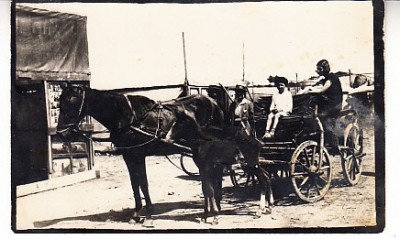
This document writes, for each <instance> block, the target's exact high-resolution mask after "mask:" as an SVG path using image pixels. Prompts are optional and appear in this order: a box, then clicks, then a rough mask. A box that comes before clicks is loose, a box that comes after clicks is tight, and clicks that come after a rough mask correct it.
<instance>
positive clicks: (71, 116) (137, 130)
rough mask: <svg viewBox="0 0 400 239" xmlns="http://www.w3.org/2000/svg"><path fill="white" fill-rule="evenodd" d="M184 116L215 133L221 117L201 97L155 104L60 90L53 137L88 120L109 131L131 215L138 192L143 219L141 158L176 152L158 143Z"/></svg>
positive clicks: (144, 176) (148, 209) (83, 90)
mask: <svg viewBox="0 0 400 239" xmlns="http://www.w3.org/2000/svg"><path fill="white" fill-rule="evenodd" d="M182 112H184V115H190V116H191V117H193V119H194V120H195V121H196V122H197V123H198V125H199V127H201V129H202V130H204V129H208V128H219V127H221V125H222V122H223V115H222V112H221V111H220V110H219V108H218V106H217V104H216V103H215V101H214V100H213V99H211V98H209V97H207V96H202V95H194V96H188V97H184V98H180V99H177V100H171V101H169V102H163V103H160V102H155V101H153V100H151V99H149V98H147V97H144V96H124V95H121V94H115V93H111V92H108V91H99V90H95V89H90V88H87V87H81V86H68V87H64V89H63V92H62V95H61V97H60V116H59V121H58V126H57V132H58V133H59V134H61V135H63V136H64V137H66V138H68V137H69V136H70V135H71V134H73V133H74V132H76V131H78V132H79V129H78V125H79V122H80V121H81V119H82V118H83V117H84V116H86V115H90V116H92V117H93V118H95V119H96V120H97V121H99V122H100V123H101V124H103V125H104V126H105V127H106V128H107V129H108V130H109V131H110V139H111V141H112V143H114V145H115V146H116V147H117V149H119V151H121V153H122V155H123V159H124V161H125V163H126V165H127V168H128V171H129V176H130V180H131V185H132V190H133V196H134V198H135V215H134V218H135V219H138V215H139V211H140V210H141V209H142V207H143V205H142V201H141V197H140V190H141V191H142V193H143V195H144V199H145V202H146V218H150V217H151V215H152V211H153V206H152V202H151V199H150V194H149V186H148V181H147V173H146V164H145V157H146V156H147V155H166V154H173V153H177V152H178V153H179V152H182V151H181V150H182V149H181V148H177V147H174V146H173V145H171V144H167V143H165V142H164V141H163V140H160V138H163V137H164V136H165V135H166V133H167V132H168V131H169V129H170V128H171V126H172V125H173V124H174V122H175V121H176V120H177V119H178V115H183V113H182Z"/></svg>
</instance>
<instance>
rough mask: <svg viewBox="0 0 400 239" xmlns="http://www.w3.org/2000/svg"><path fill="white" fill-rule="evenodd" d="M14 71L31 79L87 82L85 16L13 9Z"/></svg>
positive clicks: (19, 6) (28, 8)
mask: <svg viewBox="0 0 400 239" xmlns="http://www.w3.org/2000/svg"><path fill="white" fill-rule="evenodd" d="M15 14H16V22H15V24H16V28H15V29H16V32H15V42H16V71H17V77H18V78H30V79H32V80H84V81H87V80H90V70H89V56H88V41H87V33H86V17H83V16H78V15H73V14H66V13H59V12H52V11H47V10H42V9H37V8H31V7H26V6H21V5H17V6H16V11H15Z"/></svg>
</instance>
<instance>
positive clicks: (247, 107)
mask: <svg viewBox="0 0 400 239" xmlns="http://www.w3.org/2000/svg"><path fill="white" fill-rule="evenodd" d="M250 113H253V103H252V102H251V101H250V100H248V99H246V98H243V100H242V101H241V102H240V103H238V105H237V106H236V109H235V116H236V117H239V118H242V117H249V116H250Z"/></svg>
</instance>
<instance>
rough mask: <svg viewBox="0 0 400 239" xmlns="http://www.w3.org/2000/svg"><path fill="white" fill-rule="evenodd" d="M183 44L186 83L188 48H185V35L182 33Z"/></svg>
mask: <svg viewBox="0 0 400 239" xmlns="http://www.w3.org/2000/svg"><path fill="white" fill-rule="evenodd" d="M182 43H183V64H184V66H185V82H186V81H187V68H186V47H185V33H184V32H182Z"/></svg>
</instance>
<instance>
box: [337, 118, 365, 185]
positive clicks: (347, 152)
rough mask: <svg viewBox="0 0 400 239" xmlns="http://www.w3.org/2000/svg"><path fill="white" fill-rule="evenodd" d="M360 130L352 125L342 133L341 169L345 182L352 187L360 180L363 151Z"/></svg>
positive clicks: (355, 125)
mask: <svg viewBox="0 0 400 239" xmlns="http://www.w3.org/2000/svg"><path fill="white" fill-rule="evenodd" d="M362 140H363V136H362V130H360V129H359V127H358V125H357V124H355V123H353V124H350V125H348V126H347V127H346V129H345V131H344V145H343V148H342V149H341V157H342V169H343V175H344V177H345V179H346V181H347V182H348V183H349V184H350V185H352V186H354V185H356V184H357V183H358V182H359V181H360V178H361V173H362V159H361V154H362V150H363V147H362V145H363V142H362Z"/></svg>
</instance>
